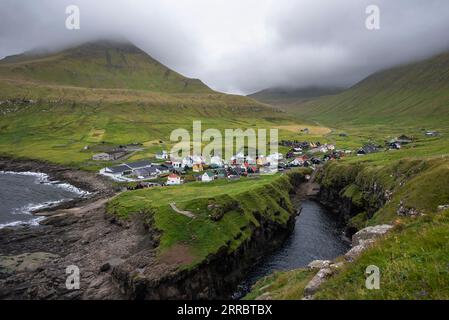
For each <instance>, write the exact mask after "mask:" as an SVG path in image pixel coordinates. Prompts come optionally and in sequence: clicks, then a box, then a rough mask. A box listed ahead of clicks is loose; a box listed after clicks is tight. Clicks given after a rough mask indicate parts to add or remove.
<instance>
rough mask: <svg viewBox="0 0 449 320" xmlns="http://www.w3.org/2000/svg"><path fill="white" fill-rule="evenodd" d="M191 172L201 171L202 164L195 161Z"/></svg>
mask: <svg viewBox="0 0 449 320" xmlns="http://www.w3.org/2000/svg"><path fill="white" fill-rule="evenodd" d="M192 170H193V172H202V171H203V170H204V169H203V165H202V164H201V163H199V164H197V163H195V164H194V165H193V167H192Z"/></svg>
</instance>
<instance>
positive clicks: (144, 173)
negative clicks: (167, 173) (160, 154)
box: [133, 167, 159, 178]
mask: <svg viewBox="0 0 449 320" xmlns="http://www.w3.org/2000/svg"><path fill="white" fill-rule="evenodd" d="M133 173H134V174H135V175H136V176H137V177H143V178H154V177H157V176H158V174H159V170H158V169H157V168H155V167H147V168H142V169H136V170H134V171H133Z"/></svg>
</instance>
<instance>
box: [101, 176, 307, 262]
mask: <svg viewBox="0 0 449 320" xmlns="http://www.w3.org/2000/svg"><path fill="white" fill-rule="evenodd" d="M299 179H301V173H299V172H296V173H291V174H289V175H281V176H280V175H273V176H262V177H257V178H248V179H242V180H239V181H232V182H230V181H226V180H219V181H215V182H213V183H190V184H186V185H182V186H176V187H166V188H162V189H161V188H158V189H151V190H138V191H132V192H126V193H123V194H121V195H119V196H118V197H116V198H115V199H113V200H112V201H111V202H110V203H109V204H108V207H107V209H108V212H109V213H110V214H112V215H115V216H117V217H119V218H120V219H125V220H127V219H131V218H132V216H133V215H135V214H139V213H143V214H144V215H147V217H148V218H149V219H151V220H152V221H153V224H154V227H155V228H156V229H157V230H159V231H160V232H161V238H160V243H159V247H158V250H159V253H160V255H163V254H164V253H166V252H169V251H170V250H171V249H173V248H174V247H176V246H177V245H178V246H179V245H182V246H186V247H187V248H188V249H185V250H184V251H187V252H189V256H190V259H188V260H186V265H187V266H189V265H195V264H197V263H200V262H201V261H203V260H204V259H205V258H206V257H208V256H209V255H210V254H215V253H217V252H218V251H219V250H220V249H223V248H225V249H226V250H227V251H228V252H232V251H233V250H235V249H237V248H238V247H239V246H240V245H241V244H242V243H243V242H245V241H247V240H248V239H250V238H251V237H252V236H253V232H254V229H255V228H257V227H259V226H260V220H261V219H264V220H267V221H271V222H272V223H274V224H278V225H280V226H286V224H287V222H288V221H289V219H290V218H291V215H292V213H293V208H292V204H291V202H290V198H289V192H290V191H291V189H292V188H293V186H292V181H295V180H299ZM173 202H175V203H176V207H177V208H178V209H180V210H184V211H189V212H191V213H192V214H193V215H195V218H194V219H192V218H190V217H187V216H185V215H182V214H180V213H178V212H176V211H175V210H173V208H172V207H171V206H170V203H173ZM257 215H260V216H257Z"/></svg>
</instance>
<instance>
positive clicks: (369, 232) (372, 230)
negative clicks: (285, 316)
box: [304, 224, 393, 300]
mask: <svg viewBox="0 0 449 320" xmlns="http://www.w3.org/2000/svg"><path fill="white" fill-rule="evenodd" d="M391 228H393V226H391V225H388V224H384V225H378V226H373V227H367V228H365V229H362V230H360V231H359V232H357V233H356V234H354V235H353V237H352V248H351V249H350V250H349V251H348V252H347V253H346V254H345V260H346V262H344V261H340V262H336V261H329V260H315V261H312V262H311V263H309V265H308V266H307V267H308V268H309V269H312V270H318V272H317V273H316V275H315V276H314V277H313V278H312V280H310V282H309V283H308V284H307V285H306V287H305V288H304V299H305V300H310V299H313V295H314V294H315V293H316V292H317V290H318V289H319V287H320V286H321V285H322V284H323V283H324V282H326V281H327V280H328V279H329V278H330V277H332V276H333V275H334V274H336V273H338V272H339V270H340V269H341V268H342V267H343V266H344V265H345V263H348V262H352V261H354V260H355V259H356V258H357V257H358V256H359V255H360V254H361V253H362V252H363V251H365V250H366V249H368V248H369V247H370V246H372V245H373V244H374V243H375V242H376V240H377V239H379V238H381V237H382V236H384V235H385V234H386V233H387V232H388V231H390V230H391Z"/></svg>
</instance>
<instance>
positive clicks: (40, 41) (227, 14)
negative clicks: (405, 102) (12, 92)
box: [0, 0, 449, 94]
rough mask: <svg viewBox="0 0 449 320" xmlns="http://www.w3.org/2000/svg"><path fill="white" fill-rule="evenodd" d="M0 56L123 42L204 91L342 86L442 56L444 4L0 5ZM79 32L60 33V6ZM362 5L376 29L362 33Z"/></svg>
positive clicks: (132, 1) (196, 0)
mask: <svg viewBox="0 0 449 320" xmlns="http://www.w3.org/2000/svg"><path fill="white" fill-rule="evenodd" d="M0 2H1V8H2V9H1V11H0V57H4V56H8V55H12V54H17V53H21V52H23V51H27V50H31V49H33V48H42V47H44V48H48V49H50V50H57V49H60V48H63V47H66V46H70V45H73V44H79V43H81V42H84V41H88V40H89V41H90V40H95V39H99V38H102V39H104V38H107V39H111V38H112V39H128V40H129V41H131V42H133V43H135V44H136V45H137V46H139V47H140V48H142V49H143V50H145V51H146V52H148V53H149V54H150V55H151V56H153V57H154V58H155V59H157V60H159V61H161V62H162V63H164V64H166V65H167V66H169V67H170V68H172V69H175V70H176V71H178V72H180V73H182V74H184V75H186V76H188V77H192V78H199V79H201V80H203V81H204V82H205V83H206V84H208V85H209V86H211V87H212V88H214V89H216V90H220V91H225V92H234V93H245V94H246V93H252V92H255V91H258V90H261V89H265V88H272V87H282V86H289V87H308V86H332V87H345V86H349V85H352V84H354V83H356V82H357V81H359V80H361V79H362V78H364V77H366V76H367V75H369V74H370V73H372V72H375V71H377V70H380V69H383V68H387V67H390V66H392V65H396V64H400V63H407V62H410V61H414V60H417V59H421V58H424V57H427V56H430V55H433V54H436V53H439V52H441V51H443V50H446V49H449V41H448V38H447V30H449V1H447V0H426V1H422V0H395V1H391V0H376V1H373V0H322V1H312V0H296V1H295V0H214V1H210V0H183V1H179V0H151V1H147V0H126V1H125V0H116V1H106V0H95V1H92V0H20V1H17V0H1V1H0ZM72 4H74V5H77V6H79V8H80V12H81V29H80V30H72V31H70V30H67V29H66V27H65V20H66V16H67V15H66V13H65V9H66V6H68V5H72ZM368 5H377V6H378V7H379V8H380V30H374V31H373V30H368V29H367V28H366V27H365V20H366V18H367V16H368V15H367V14H366V12H365V10H366V8H367V6H368Z"/></svg>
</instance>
